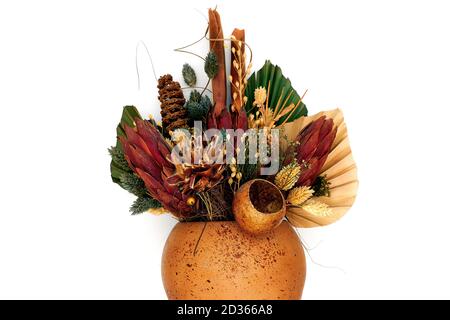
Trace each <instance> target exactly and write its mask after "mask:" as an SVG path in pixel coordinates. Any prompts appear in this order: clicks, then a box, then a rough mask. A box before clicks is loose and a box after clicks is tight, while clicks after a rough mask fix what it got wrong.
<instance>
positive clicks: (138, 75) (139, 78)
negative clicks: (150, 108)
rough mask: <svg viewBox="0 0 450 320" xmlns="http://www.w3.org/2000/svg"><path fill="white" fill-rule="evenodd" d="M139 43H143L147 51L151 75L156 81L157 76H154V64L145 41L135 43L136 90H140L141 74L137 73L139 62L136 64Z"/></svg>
mask: <svg viewBox="0 0 450 320" xmlns="http://www.w3.org/2000/svg"><path fill="white" fill-rule="evenodd" d="M140 45H143V46H144V48H145V50H146V51H147V55H148V57H149V59H150V64H151V66H152V70H153V76H154V77H155V81H156V82H158V77H157V76H156V71H155V65H154V64H153V59H152V55H151V54H150V51H149V50H148V47H147V45H146V44H145V42H144V41H142V40H141V41H139V42H138V43H137V44H136V54H135V64H136V73H137V78H138V90H141V76H140V74H139V64H138V51H139V46H140Z"/></svg>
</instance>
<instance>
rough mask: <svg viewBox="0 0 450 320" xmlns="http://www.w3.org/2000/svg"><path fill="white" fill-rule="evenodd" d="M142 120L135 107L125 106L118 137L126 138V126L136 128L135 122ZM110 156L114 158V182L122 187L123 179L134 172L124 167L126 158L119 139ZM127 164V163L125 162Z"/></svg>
mask: <svg viewBox="0 0 450 320" xmlns="http://www.w3.org/2000/svg"><path fill="white" fill-rule="evenodd" d="M136 119H140V120H142V117H141V115H140V113H139V111H138V110H137V109H136V107H134V106H125V107H124V108H123V112H122V118H121V119H120V123H119V125H118V126H117V129H116V131H117V136H118V137H120V136H125V130H124V126H125V125H127V126H129V127H132V128H134V127H135V126H136V123H135V120H136ZM110 154H111V157H112V161H111V178H112V180H113V181H114V182H115V183H117V184H119V185H121V186H122V184H121V181H120V180H121V177H123V176H124V175H125V174H127V173H131V172H132V170H131V169H130V168H128V166H125V165H124V161H125V158H124V156H123V150H122V145H121V143H120V141H119V139H117V143H116V146H115V147H113V148H111V149H110ZM125 164H126V161H125Z"/></svg>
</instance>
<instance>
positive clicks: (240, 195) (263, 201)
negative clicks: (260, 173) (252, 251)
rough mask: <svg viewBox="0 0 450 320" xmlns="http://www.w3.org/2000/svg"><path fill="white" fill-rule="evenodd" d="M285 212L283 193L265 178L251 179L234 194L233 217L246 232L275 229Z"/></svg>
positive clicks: (254, 232)
mask: <svg viewBox="0 0 450 320" xmlns="http://www.w3.org/2000/svg"><path fill="white" fill-rule="evenodd" d="M285 213H286V204H285V201H284V197H283V194H282V193H281V191H280V189H278V188H277V186H275V185H274V184H273V183H271V182H269V181H267V180H263V179H255V180H251V181H249V182H247V183H245V184H244V185H243V186H242V187H241V188H239V190H238V191H237V192H236V194H235V196H234V200H233V214H234V217H235V219H236V221H237V223H238V224H239V225H240V226H241V228H242V229H244V230H245V231H247V232H248V233H251V234H256V235H257V234H264V233H266V232H269V231H271V230H273V229H275V228H276V227H278V226H279V225H280V223H281V221H282V220H283V218H284V215H285Z"/></svg>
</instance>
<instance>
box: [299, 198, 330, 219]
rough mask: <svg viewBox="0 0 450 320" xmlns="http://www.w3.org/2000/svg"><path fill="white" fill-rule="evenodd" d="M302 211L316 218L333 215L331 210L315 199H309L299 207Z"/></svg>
mask: <svg viewBox="0 0 450 320" xmlns="http://www.w3.org/2000/svg"><path fill="white" fill-rule="evenodd" d="M301 208H302V209H303V210H305V211H306V212H308V213H309V214H311V215H314V216H317V217H327V216H329V215H331V214H333V210H332V209H331V208H330V207H329V206H328V205H327V204H325V203H323V202H320V201H319V200H316V199H310V200H308V201H306V202H305V204H303V205H302V206H301Z"/></svg>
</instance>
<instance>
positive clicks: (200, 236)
mask: <svg viewBox="0 0 450 320" xmlns="http://www.w3.org/2000/svg"><path fill="white" fill-rule="evenodd" d="M305 276H306V264H305V254H304V251H303V247H302V245H301V243H300V240H299V238H298V236H297V234H296V232H295V230H294V229H293V228H292V227H291V226H290V225H289V224H288V223H287V222H282V223H281V225H280V226H279V227H277V228H276V229H275V230H272V231H270V232H269V233H266V234H264V235H260V236H253V235H250V234H248V233H245V232H244V231H242V229H241V228H240V227H239V226H238V225H237V223H236V222H233V221H228V222H208V223H206V227H205V223H203V222H196V223H178V224H177V225H176V226H175V227H174V229H173V230H172V232H171V234H170V235H169V238H168V239H167V242H166V245H165V248H164V252H163V257H162V279H163V283H164V288H165V290H166V293H167V297H168V298H169V299H186V300H212V299H236V300H252V299H274V300H278V299H289V300H297V299H301V296H302V292H303V286H304V283H305Z"/></svg>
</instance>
